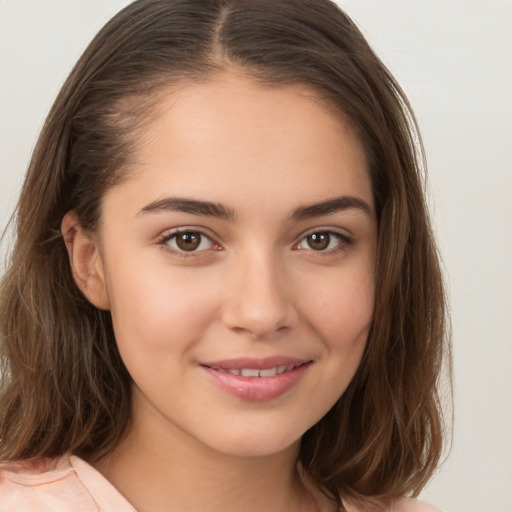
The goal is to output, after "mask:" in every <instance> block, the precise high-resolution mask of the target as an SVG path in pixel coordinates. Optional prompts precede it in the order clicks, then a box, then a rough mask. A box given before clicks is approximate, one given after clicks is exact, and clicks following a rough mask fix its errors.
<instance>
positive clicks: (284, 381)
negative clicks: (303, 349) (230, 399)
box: [202, 363, 311, 402]
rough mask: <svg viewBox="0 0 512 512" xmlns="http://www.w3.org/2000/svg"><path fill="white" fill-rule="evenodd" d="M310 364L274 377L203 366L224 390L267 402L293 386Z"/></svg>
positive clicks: (238, 395)
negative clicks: (241, 373)
mask: <svg viewBox="0 0 512 512" xmlns="http://www.w3.org/2000/svg"><path fill="white" fill-rule="evenodd" d="M310 364H311V363H305V364H302V365H300V366H297V367H296V368H294V369H293V370H290V371H289V372H284V373H281V374H279V375H275V376H274V377H242V376H241V375H233V374H232V373H226V372H221V371H219V370H214V369H213V368H209V367H208V366H203V367H202V368H203V369H204V370H205V371H206V373H208V375H210V376H211V377H212V378H213V379H214V381H215V383H216V384H218V385H219V386H220V387H221V388H222V389H223V390H224V391H227V392H228V393H231V394H232V395H235V396H237V397H239V398H242V399H244V400H248V401H251V402H266V401H268V400H273V399H274V398H277V397H279V396H281V395H283V394H284V393H286V392H287V391H288V390H290V389H291V388H293V387H294V386H295V385H296V384H297V383H298V382H299V381H300V379H301V378H302V377H303V375H304V374H305V373H306V371H307V369H308V367H309V365H310Z"/></svg>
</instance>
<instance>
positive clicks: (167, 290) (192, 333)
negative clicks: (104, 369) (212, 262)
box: [108, 267, 217, 357]
mask: <svg viewBox="0 0 512 512" xmlns="http://www.w3.org/2000/svg"><path fill="white" fill-rule="evenodd" d="M149 268H151V267H149ZM108 283H109V285H108V292H109V297H110V300H111V313H112V321H113V325H114V332H115V335H116V340H117V342H118V345H119V347H120V350H123V349H124V350H126V348H127V347H134V350H135V349H137V350H140V351H141V352H144V351H147V352H148V353H149V352H150V351H152V352H153V354H156V355H157V356H158V357H160V356H162V355H164V353H165V352H166V351H170V349H172V350H175V349H176V348H177V347H179V346H180V345H185V344H192V343H193V342H194V340H195V339H196V338H197V337H198V336H199V335H200V333H201V332H202V331H203V330H204V329H205V327H206V326H207V325H208V324H209V323H210V322H211V320H212V318H213V317H214V316H215V314H216V310H217V306H216V302H215V297H214V296H213V294H212V293H209V292H208V290H209V289H210V288H209V287H198V286H197V279H196V277H194V276H192V275H187V273H186V272H185V273H183V272H181V273H174V272H171V271H169V269H163V271H160V272H155V271H148V270H146V271H145V270H143V269H141V270H138V271H133V272H127V271H126V269H123V268H122V267H118V268H116V269H115V270H113V271H112V272H111V273H110V274H109V279H108Z"/></svg>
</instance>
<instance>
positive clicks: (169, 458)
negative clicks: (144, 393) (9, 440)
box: [93, 411, 317, 512]
mask: <svg viewBox="0 0 512 512" xmlns="http://www.w3.org/2000/svg"><path fill="white" fill-rule="evenodd" d="M138 416H139V417H137V416H136V417H134V419H133V422H132V426H131V428H130V431H129V432H128V434H127V435H126V437H125V438H124V440H123V441H122V442H121V444H120V445H119V446H118V447H117V448H116V449H115V450H114V452H113V453H112V454H111V455H109V456H108V457H105V458H104V459H101V460H100V461H98V462H97V463H93V464H94V466H95V467H96V469H98V470H99V471H100V472H101V473H103V475H104V476H105V477H106V478H107V479H108V480H110V482H111V483H112V484H113V485H114V486H115V487H116V488H117V489H118V490H119V492H120V493H121V494H123V495H124V496H125V498H126V499H127V500H128V501H129V502H130V503H131V504H132V505H133V506H134V508H135V509H136V510H137V511H138V512H149V511H151V512H171V511H176V510H183V511H190V512H195V511H201V512H226V511H227V510H243V511H244V512H261V511H262V510H265V511H268V512H284V511H287V512H291V511H301V512H302V511H304V512H312V511H313V512H316V510H317V507H316V505H315V499H314V498H313V497H312V495H311V493H310V492H309V491H308V490H306V488H305V486H304V484H303V482H302V480H301V478H300V476H299V474H298V472H297V468H296V460H297V456H298V449H299V443H298V442H297V443H295V444H294V445H292V446H290V447H289V448H287V449H286V450H284V451H283V452H281V453H277V454H272V455H266V456H260V457H242V456H232V455H229V454H224V453H219V452H217V451H215V450H213V449H211V448H210V447H208V446H205V445H204V444H202V443H201V442H200V441H198V440H197V439H194V438H191V437H190V436H189V435H188V434H186V433H184V432H182V431H181V430H179V429H178V428H177V427H174V428H171V429H170V428H169V426H168V425H166V426H165V427H164V428H163V427H162V424H161V422H159V421H151V417H152V416H151V412H150V411H146V414H144V412H143V414H141V415H138ZM141 418H143V420H142V421H141Z"/></svg>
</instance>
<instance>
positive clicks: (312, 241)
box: [297, 231, 343, 251]
mask: <svg viewBox="0 0 512 512" xmlns="http://www.w3.org/2000/svg"><path fill="white" fill-rule="evenodd" d="M342 242H343V237H342V235H340V234H338V233H333V232H332V231H317V232H315V233H310V234H309V235H307V236H305V237H304V238H303V239H302V240H301V241H300V242H299V244H298V245H297V248H298V249H310V250H313V251H326V250H329V249H334V248H335V247H337V246H338V245H340V244H341V243H342Z"/></svg>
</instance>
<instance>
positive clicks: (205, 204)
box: [140, 197, 235, 220]
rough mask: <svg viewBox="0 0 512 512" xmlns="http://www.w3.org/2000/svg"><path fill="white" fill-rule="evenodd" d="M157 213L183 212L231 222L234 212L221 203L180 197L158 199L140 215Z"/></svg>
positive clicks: (143, 209)
mask: <svg viewBox="0 0 512 512" xmlns="http://www.w3.org/2000/svg"><path fill="white" fill-rule="evenodd" d="M159 212H183V213H191V214H193V215H203V216H206V217H219V218H221V219H226V220H233V219H234V218H235V211H234V210H232V209H230V208H227V207H226V206H224V205H223V204H221V203H212V202H210V201H198V200H196V199H187V198H182V197H166V198H165V199H159V200H157V201H153V202H152V203H150V204H148V205H147V206H145V207H144V208H142V210H141V211H140V213H159Z"/></svg>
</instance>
